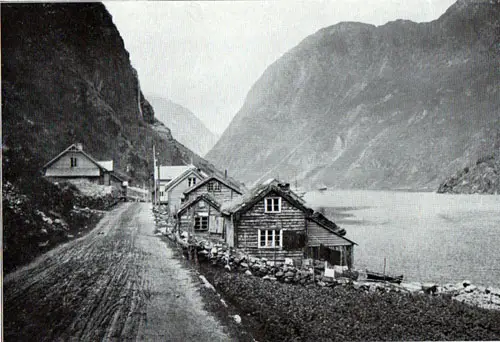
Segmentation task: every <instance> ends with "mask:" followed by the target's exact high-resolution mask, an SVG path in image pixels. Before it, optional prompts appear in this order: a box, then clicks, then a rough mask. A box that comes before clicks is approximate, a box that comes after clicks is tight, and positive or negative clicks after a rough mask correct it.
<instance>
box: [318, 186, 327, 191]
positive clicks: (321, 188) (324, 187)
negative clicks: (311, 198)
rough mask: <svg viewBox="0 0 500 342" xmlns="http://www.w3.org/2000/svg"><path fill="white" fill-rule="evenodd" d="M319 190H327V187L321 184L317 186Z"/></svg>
mask: <svg viewBox="0 0 500 342" xmlns="http://www.w3.org/2000/svg"><path fill="white" fill-rule="evenodd" d="M318 190H319V191H326V190H328V188H327V187H326V186H322V187H320V188H318Z"/></svg>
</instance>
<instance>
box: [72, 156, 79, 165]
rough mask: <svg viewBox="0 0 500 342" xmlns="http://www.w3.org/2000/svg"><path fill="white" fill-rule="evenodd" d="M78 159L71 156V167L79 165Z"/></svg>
mask: <svg viewBox="0 0 500 342" xmlns="http://www.w3.org/2000/svg"><path fill="white" fill-rule="evenodd" d="M77 160H78V159H76V157H71V167H76V166H77Z"/></svg>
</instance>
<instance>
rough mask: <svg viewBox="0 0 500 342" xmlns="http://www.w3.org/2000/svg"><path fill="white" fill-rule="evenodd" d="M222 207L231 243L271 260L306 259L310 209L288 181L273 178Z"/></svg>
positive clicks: (229, 242)
mask: <svg viewBox="0 0 500 342" xmlns="http://www.w3.org/2000/svg"><path fill="white" fill-rule="evenodd" d="M221 209H222V213H223V215H224V223H225V233H226V234H225V240H226V242H227V243H228V245H229V246H231V247H234V248H238V249H240V250H243V251H244V252H246V253H248V254H249V255H251V256H255V257H265V258H267V259H269V260H275V261H281V262H282V261H284V259H285V258H291V259H294V260H295V261H300V260H301V259H302V257H303V254H304V248H305V247H306V242H307V240H306V238H307V236H306V234H307V220H306V218H307V216H308V211H309V210H310V209H308V208H307V207H305V205H304V202H303V200H302V199H300V198H299V197H298V196H297V195H295V194H294V193H293V192H292V191H291V190H290V187H289V185H288V184H281V183H279V182H278V181H276V180H269V181H267V182H265V183H262V184H260V185H258V186H257V187H255V188H254V189H252V190H251V191H250V192H249V193H247V194H246V195H245V196H242V197H240V198H238V199H236V200H233V201H232V202H228V203H225V204H223V206H222V208H221Z"/></svg>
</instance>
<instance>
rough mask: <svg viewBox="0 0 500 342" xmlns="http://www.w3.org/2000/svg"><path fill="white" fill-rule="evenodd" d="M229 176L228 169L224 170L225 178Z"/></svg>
mask: <svg viewBox="0 0 500 342" xmlns="http://www.w3.org/2000/svg"><path fill="white" fill-rule="evenodd" d="M226 178H227V169H225V170H224V179H226Z"/></svg>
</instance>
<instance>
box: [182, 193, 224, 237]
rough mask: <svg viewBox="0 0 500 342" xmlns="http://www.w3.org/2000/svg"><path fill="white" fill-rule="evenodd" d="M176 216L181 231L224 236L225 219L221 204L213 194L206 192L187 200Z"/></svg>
mask: <svg viewBox="0 0 500 342" xmlns="http://www.w3.org/2000/svg"><path fill="white" fill-rule="evenodd" d="M174 217H175V218H176V222H177V228H178V229H179V231H183V232H189V233H190V234H194V235H197V236H203V235H217V236H219V237H222V234H223V219H222V215H221V211H220V204H219V203H218V202H217V201H216V200H215V198H214V197H213V196H212V195H211V194H208V193H204V194H201V195H199V196H197V197H196V198H192V199H191V200H189V201H187V202H185V203H184V204H183V205H182V207H181V208H180V209H179V211H177V213H176V214H175V216H174Z"/></svg>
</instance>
